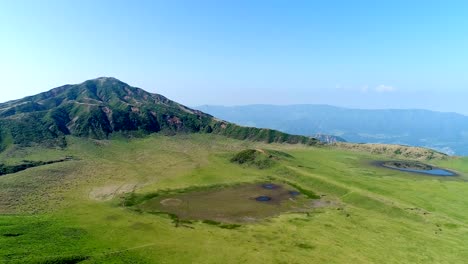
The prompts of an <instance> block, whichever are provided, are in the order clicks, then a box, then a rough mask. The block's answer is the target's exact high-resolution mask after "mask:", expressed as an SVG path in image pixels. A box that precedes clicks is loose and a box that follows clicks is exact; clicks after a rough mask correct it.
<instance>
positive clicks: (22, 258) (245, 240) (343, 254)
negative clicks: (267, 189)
mask: <svg viewBox="0 0 468 264" xmlns="http://www.w3.org/2000/svg"><path fill="white" fill-rule="evenodd" d="M68 141H69V146H68V148H67V149H64V150H61V149H42V148H39V147H34V148H33V147H31V148H27V149H21V148H9V149H7V150H5V151H3V152H1V153H0V163H4V164H10V165H14V164H18V163H20V162H21V161H22V160H32V161H47V160H56V159H60V158H63V157H66V156H72V157H73V160H70V161H65V162H60V163H54V164H49V165H44V166H39V167H35V168H30V169H27V170H24V171H21V172H18V173H14V174H9V175H5V176H0V214H1V215H0V262H4V263H83V264H88V263H466V260H467V259H468V249H467V247H466V244H467V243H468V224H467V223H468V210H467V209H466V208H467V206H468V197H467V195H466V194H467V193H468V183H467V182H466V181H467V180H468V159H466V158H450V159H445V160H443V159H440V160H439V159H434V160H430V161H425V162H428V163H431V164H433V165H436V166H439V167H443V168H448V169H451V170H454V171H456V172H458V173H459V174H460V175H459V176H457V177H434V176H424V175H419V174H412V173H406V172H399V171H395V170H390V169H385V168H379V167H376V166H374V165H372V162H373V161H375V160H387V159H394V158H395V156H392V157H390V156H385V155H380V154H379V155H377V154H369V153H366V152H363V151H362V150H358V151H356V150H345V149H342V148H341V149H338V148H333V147H325V146H322V147H310V146H303V145H288V144H263V143H254V142H250V141H238V140H233V139H227V138H225V137H222V136H215V135H208V134H207V135H201V134H192V135H177V136H172V137H169V136H162V135H152V136H148V137H145V138H139V139H132V140H128V139H125V138H116V139H114V140H111V141H95V140H88V139H79V138H73V137H70V138H68ZM245 149H268V150H271V151H281V153H282V152H284V153H287V154H289V155H291V157H289V156H287V157H284V158H279V159H275V160H274V162H272V164H271V166H267V167H265V168H263V167H262V168H259V167H258V166H251V165H249V164H238V163H233V162H231V159H232V157H233V156H234V155H235V154H236V153H238V152H239V151H242V150H245ZM270 181H272V182H282V183H285V184H289V185H290V186H293V187H294V188H296V189H298V190H300V191H301V192H302V193H311V194H316V195H318V196H320V199H319V200H317V204H316V205H317V206H316V207H314V208H312V209H311V210H310V211H308V212H302V213H284V214H281V215H279V216H276V217H272V218H267V219H265V220H262V221H258V222H255V223H248V224H241V225H240V226H239V227H236V228H223V226H220V225H217V224H212V223H209V222H203V221H190V222H187V223H184V224H183V225H176V224H175V223H174V220H173V219H172V218H171V217H170V216H169V215H166V214H151V213H145V212H140V211H138V210H134V209H132V208H130V207H128V206H125V202H126V200H128V197H129V195H131V193H134V195H135V196H144V195H146V194H150V193H155V192H168V191H170V190H182V189H191V188H192V189H193V188H209V187H210V186H219V185H236V184H240V183H253V182H270Z"/></svg>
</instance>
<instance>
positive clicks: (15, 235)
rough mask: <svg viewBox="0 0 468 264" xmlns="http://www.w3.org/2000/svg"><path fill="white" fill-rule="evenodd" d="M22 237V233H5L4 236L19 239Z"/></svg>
mask: <svg viewBox="0 0 468 264" xmlns="http://www.w3.org/2000/svg"><path fill="white" fill-rule="evenodd" d="M21 235H23V234H21V233H5V234H3V235H2V236H4V237H19V236H21Z"/></svg>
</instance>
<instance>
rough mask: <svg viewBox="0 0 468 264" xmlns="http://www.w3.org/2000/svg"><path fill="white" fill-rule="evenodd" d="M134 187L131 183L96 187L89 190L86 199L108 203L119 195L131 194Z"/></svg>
mask: <svg viewBox="0 0 468 264" xmlns="http://www.w3.org/2000/svg"><path fill="white" fill-rule="evenodd" d="M135 187H136V184H132V183H126V184H122V185H108V186H104V187H98V188H94V189H93V190H91V191H90V192H89V195H88V197H89V199H91V200H96V201H109V200H111V199H112V198H114V197H116V196H118V195H120V194H124V193H129V192H132V191H133V190H135Z"/></svg>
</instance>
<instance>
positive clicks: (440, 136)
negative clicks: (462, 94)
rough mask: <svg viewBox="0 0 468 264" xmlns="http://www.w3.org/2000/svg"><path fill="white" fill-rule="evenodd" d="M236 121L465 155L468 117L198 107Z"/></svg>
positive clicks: (324, 109)
mask: <svg viewBox="0 0 468 264" xmlns="http://www.w3.org/2000/svg"><path fill="white" fill-rule="evenodd" d="M196 108H197V109H199V110H201V111H204V112H206V113H209V114H211V115H214V116H216V117H219V118H222V119H225V120H227V121H230V122H235V123H237V124H241V125H248V126H255V127H263V128H271V129H278V130H280V131H283V132H287V133H293V134H299V135H315V134H318V133H319V134H330V135H335V136H339V137H342V138H344V139H345V140H346V141H350V142H366V143H391V144H404V145H414V146H423V147H429V148H433V149H437V150H440V151H443V152H446V153H448V154H457V155H468V117H467V116H464V115H460V114H456V113H442V112H434V111H427V110H361V109H347V108H340V107H333V106H328V105H289V106H273V105H247V106H234V107H224V106H200V107H196Z"/></svg>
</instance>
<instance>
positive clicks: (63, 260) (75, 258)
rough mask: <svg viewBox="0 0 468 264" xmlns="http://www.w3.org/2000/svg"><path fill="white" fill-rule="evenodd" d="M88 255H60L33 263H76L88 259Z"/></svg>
mask: <svg viewBox="0 0 468 264" xmlns="http://www.w3.org/2000/svg"><path fill="white" fill-rule="evenodd" d="M89 258H90V257H89V256H79V255H78V256H61V257H53V258H49V259H46V260H40V261H36V262H33V263H36V264H76V263H80V262H82V261H85V260H88V259H89Z"/></svg>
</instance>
